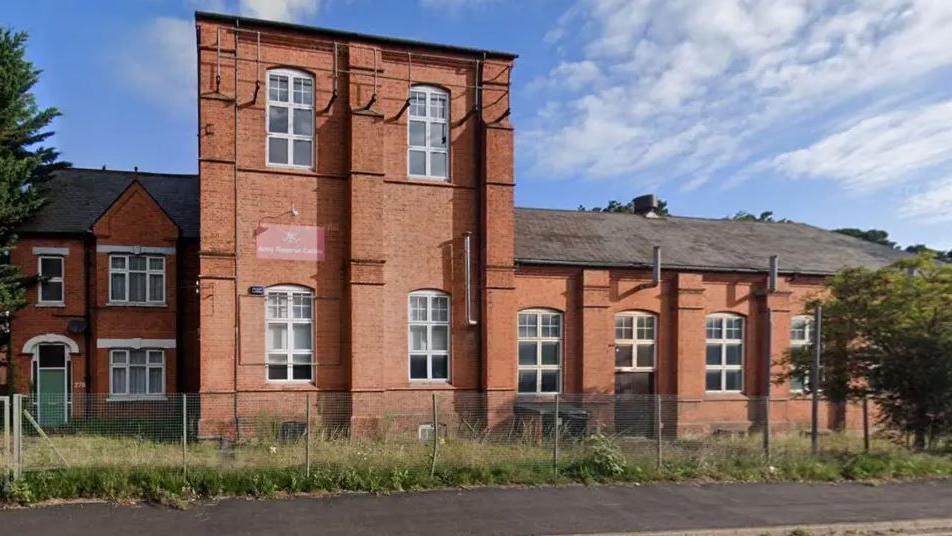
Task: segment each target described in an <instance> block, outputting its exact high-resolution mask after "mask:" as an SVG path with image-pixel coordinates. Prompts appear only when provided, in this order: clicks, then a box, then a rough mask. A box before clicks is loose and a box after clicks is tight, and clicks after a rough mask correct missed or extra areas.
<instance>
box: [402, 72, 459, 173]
mask: <svg viewBox="0 0 952 536" xmlns="http://www.w3.org/2000/svg"><path fill="white" fill-rule="evenodd" d="M449 116H450V96H449V93H447V92H446V91H445V90H442V89H439V88H436V87H432V86H414V87H413V88H412V89H410V109H409V121H408V122H407V145H408V152H407V170H408V173H409V174H410V176H411V177H420V178H426V179H440V180H446V179H447V178H448V177H449V147H450V131H449Z"/></svg>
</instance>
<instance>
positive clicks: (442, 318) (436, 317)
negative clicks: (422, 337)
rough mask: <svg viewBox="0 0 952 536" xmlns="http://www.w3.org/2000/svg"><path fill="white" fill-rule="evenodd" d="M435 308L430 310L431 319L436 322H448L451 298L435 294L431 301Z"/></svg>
mask: <svg viewBox="0 0 952 536" xmlns="http://www.w3.org/2000/svg"><path fill="white" fill-rule="evenodd" d="M431 305H432V307H433V310H432V311H431V312H430V320H432V321H434V322H447V321H449V319H450V299H449V298H447V297H446V296H434V297H433V300H432V302H431Z"/></svg>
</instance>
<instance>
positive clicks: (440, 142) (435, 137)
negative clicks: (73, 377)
mask: <svg viewBox="0 0 952 536" xmlns="http://www.w3.org/2000/svg"><path fill="white" fill-rule="evenodd" d="M430 147H436V148H439V149H445V148H446V123H430Z"/></svg>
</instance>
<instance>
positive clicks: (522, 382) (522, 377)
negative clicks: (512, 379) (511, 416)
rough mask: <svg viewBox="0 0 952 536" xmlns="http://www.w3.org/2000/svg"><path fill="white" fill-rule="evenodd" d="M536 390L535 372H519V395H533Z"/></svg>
mask: <svg viewBox="0 0 952 536" xmlns="http://www.w3.org/2000/svg"><path fill="white" fill-rule="evenodd" d="M537 390H538V385H537V384H536V371H534V370H520V371H519V392H520V393H535V392H536V391H537Z"/></svg>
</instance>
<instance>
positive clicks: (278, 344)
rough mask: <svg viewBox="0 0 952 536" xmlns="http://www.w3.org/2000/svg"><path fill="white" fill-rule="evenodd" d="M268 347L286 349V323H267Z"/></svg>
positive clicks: (270, 348)
mask: <svg viewBox="0 0 952 536" xmlns="http://www.w3.org/2000/svg"><path fill="white" fill-rule="evenodd" d="M268 349H269V350H287V349H288V326H287V324H269V325H268Z"/></svg>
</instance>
